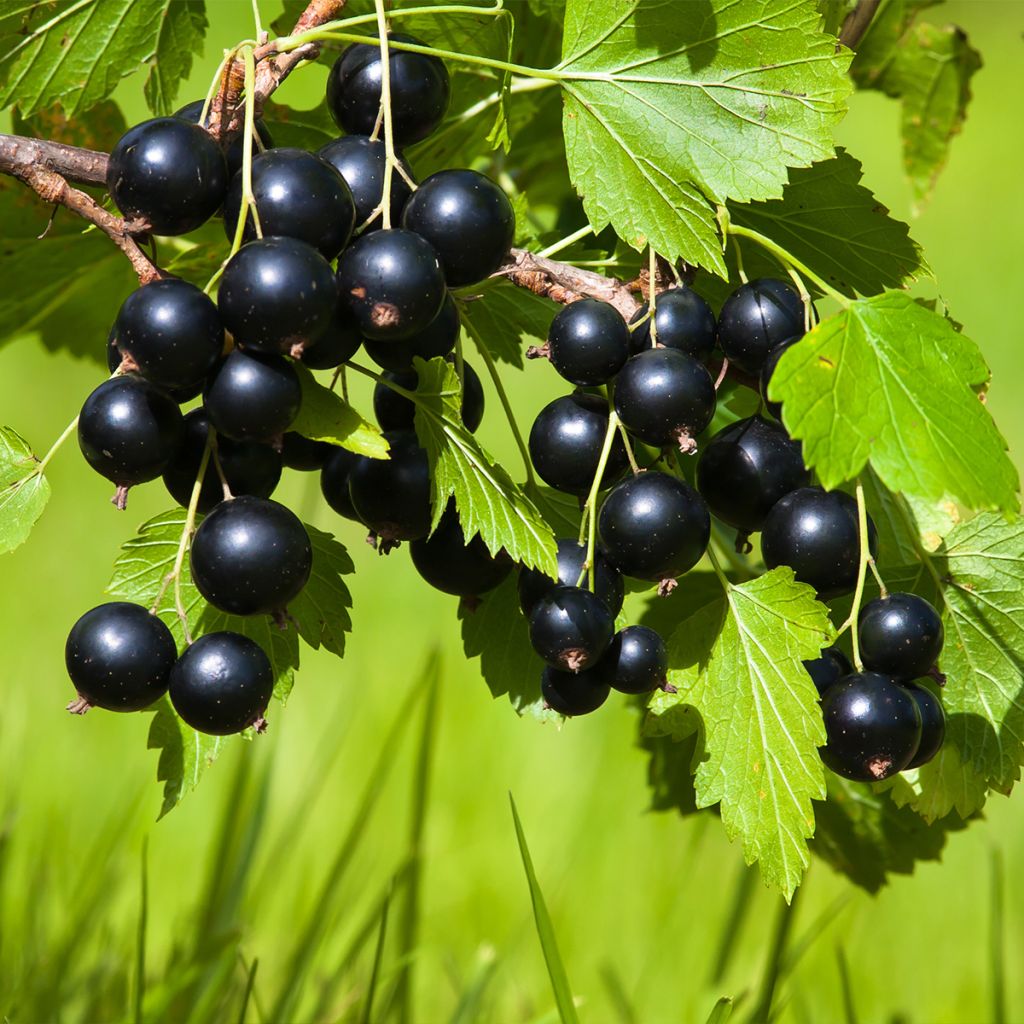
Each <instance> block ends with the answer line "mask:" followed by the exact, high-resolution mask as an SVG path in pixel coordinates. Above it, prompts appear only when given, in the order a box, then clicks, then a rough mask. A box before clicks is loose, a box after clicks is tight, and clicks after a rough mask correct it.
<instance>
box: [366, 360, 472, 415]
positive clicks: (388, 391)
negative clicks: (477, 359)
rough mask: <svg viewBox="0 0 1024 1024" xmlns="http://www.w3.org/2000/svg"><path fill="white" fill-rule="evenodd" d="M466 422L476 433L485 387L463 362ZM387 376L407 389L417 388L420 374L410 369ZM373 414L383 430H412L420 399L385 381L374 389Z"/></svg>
mask: <svg viewBox="0 0 1024 1024" xmlns="http://www.w3.org/2000/svg"><path fill="white" fill-rule="evenodd" d="M462 372H463V383H462V422H463V424H464V425H465V427H466V429H467V430H469V431H470V432H471V433H475V432H476V429H477V427H479V426H480V423H481V421H482V420H483V418H484V389H483V385H482V384H481V383H480V378H479V377H478V376H477V372H476V370H474V369H473V367H472V366H470V365H469V363H466V362H463V364H462ZM384 380H387V381H390V382H391V383H393V384H397V385H398V386H399V387H401V388H405V390H406V391H415V390H416V385H417V383H418V382H419V377H418V376H417V374H416V371H415V370H412V371H411V372H409V373H392V372H390V371H389V372H388V373H385V374H384ZM373 414H374V416H376V417H377V425H378V426H379V427H380V429H381V430H384V431H388V430H412V429H413V428H414V426H415V416H416V403H415V402H413V401H412V399H410V398H406V397H405V396H404V395H401V394H399V393H398V392H397V391H395V390H394V389H393V388H389V387H388V386H387V384H385V383H383V381H380V382H378V383H377V384H376V385H375V386H374V389H373Z"/></svg>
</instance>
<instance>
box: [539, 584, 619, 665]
mask: <svg viewBox="0 0 1024 1024" xmlns="http://www.w3.org/2000/svg"><path fill="white" fill-rule="evenodd" d="M614 632H615V619H614V617H613V616H612V613H611V612H610V611H609V610H608V606H607V605H606V604H605V603H604V602H603V601H602V600H601V599H600V598H599V597H597V595H595V594H592V593H591V592H590V591H589V590H583V589H581V588H580V587H565V586H557V587H554V588H552V590H551V591H550V592H549V593H547V594H545V595H544V597H542V598H541V599H540V600H539V601H538V602H537V603H536V604H535V605H534V607H533V611H532V612H530V643H531V644H532V645H533V649H534V650H535V651H536V652H537V653H538V654H539V655H540V656H541V658H543V659H544V661H546V662H547V663H548V664H549V665H550V666H551V667H552V668H557V669H561V670H562V671H566V672H579V671H581V670H582V669H586V668H590V667H592V666H593V665H596V664H597V662H598V661H599V660H600V658H601V655H603V654H604V652H605V651H606V650H608V645H609V644H610V643H611V642H612V635H613V634H614Z"/></svg>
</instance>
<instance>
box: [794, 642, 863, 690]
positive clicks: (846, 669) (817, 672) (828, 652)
mask: <svg viewBox="0 0 1024 1024" xmlns="http://www.w3.org/2000/svg"><path fill="white" fill-rule="evenodd" d="M804 668H805V669H807V673H808V675H809V676H810V677H811V679H812V681H813V682H814V685H815V686H816V687H817V689H818V696H819V697H823V696H824V695H825V691H826V690H827V689H828V688H829V687H830V686H832V685H833V684H834V683H838V682H839V680H840V679H842V678H843V677H844V676H848V675H849V674H850V673H851V672H852V671H853V666H852V665H851V664H850V659H849V658H848V657H847V656H846V655H845V654H843V652H842V651H841V650H840V649H839V648H838V647H826V648H825V650H823V651H822V652H821V657H820V658H815V659H814V660H813V661H805V662H804Z"/></svg>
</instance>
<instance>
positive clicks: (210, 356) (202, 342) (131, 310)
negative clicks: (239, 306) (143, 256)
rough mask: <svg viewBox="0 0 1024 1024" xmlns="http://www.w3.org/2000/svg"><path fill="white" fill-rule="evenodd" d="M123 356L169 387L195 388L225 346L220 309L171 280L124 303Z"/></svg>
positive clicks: (120, 321) (118, 336)
mask: <svg viewBox="0 0 1024 1024" xmlns="http://www.w3.org/2000/svg"><path fill="white" fill-rule="evenodd" d="M114 338H115V344H116V346H117V348H118V349H119V350H120V352H121V353H122V355H129V356H131V357H132V359H134V360H135V363H136V364H137V366H138V368H139V373H141V374H142V376H143V377H145V378H146V379H147V380H149V381H151V382H152V383H154V384H157V385H159V386H160V387H163V388H168V389H172V388H190V387H192V386H194V385H195V384H196V383H197V382H200V381H202V379H203V378H204V377H205V376H206V375H207V374H208V373H209V372H210V370H212V369H213V367H214V365H215V364H216V362H217V360H218V359H219V358H220V354H221V351H222V349H223V348H224V328H223V327H222V326H221V322H220V315H219V314H218V312H217V307H216V306H215V305H214V304H213V302H211V301H210V299H209V298H208V297H207V296H206V295H204V294H203V293H202V292H201V291H200V290H199V289H198V288H197V287H196V286H195V285H194V284H189V282H188V281H182V280H179V279H178V278H173V277H168V278H164V279H163V280H160V281H153V282H151V283H150V284H147V285H143V286H142V287H141V288H137V289H136V290H135V291H133V292H132V293H131V295H129V296H128V298H127V299H125V300H124V302H123V304H122V305H121V309H120V311H119V312H118V314H117V320H116V321H115V323H114Z"/></svg>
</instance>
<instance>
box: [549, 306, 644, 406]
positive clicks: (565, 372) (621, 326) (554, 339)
mask: <svg viewBox="0 0 1024 1024" xmlns="http://www.w3.org/2000/svg"><path fill="white" fill-rule="evenodd" d="M547 348H548V356H549V357H550V359H551V365H552V366H553V367H554V368H555V369H556V370H557V371H558V372H559V373H560V374H561V375H562V376H563V377H564V378H565V379H566V380H567V381H570V382H571V383H573V384H578V385H581V386H597V385H600V384H607V383H608V381H610V380H611V379H612V377H614V376H615V374H617V373H618V372H619V370H621V369H622V367H623V365H624V364H625V362H626V360H627V359H628V358H629V328H628V327H627V326H626V322H625V321H624V320H623V319H622V317H621V316H620V315H619V311H618V310H617V309H616V308H615V307H614V306H612V305H611V304H610V303H607V302H601V301H600V300H599V299H579V300H577V301H576V302H572V303H570V304H569V305H568V306H566V307H565V308H564V309H562V310H560V311H559V312H558V313H556V314H555V318H554V320H552V321H551V327H550V329H549V330H548V343H547ZM531 354H532V350H531Z"/></svg>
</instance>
